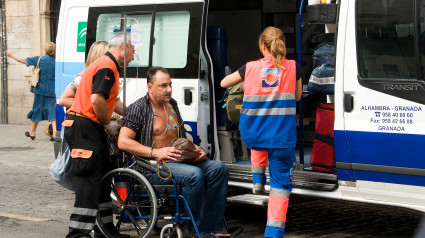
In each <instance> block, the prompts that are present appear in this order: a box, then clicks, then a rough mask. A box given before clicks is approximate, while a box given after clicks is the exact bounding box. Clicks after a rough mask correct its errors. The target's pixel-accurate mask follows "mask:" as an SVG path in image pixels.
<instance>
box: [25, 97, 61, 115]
mask: <svg viewBox="0 0 425 238" xmlns="http://www.w3.org/2000/svg"><path fill="white" fill-rule="evenodd" d="M55 106H56V97H51V96H44V95H40V94H37V93H34V103H33V105H32V110H31V111H30V112H29V113H28V115H27V118H28V119H30V120H31V121H46V120H47V121H54V120H55Z"/></svg>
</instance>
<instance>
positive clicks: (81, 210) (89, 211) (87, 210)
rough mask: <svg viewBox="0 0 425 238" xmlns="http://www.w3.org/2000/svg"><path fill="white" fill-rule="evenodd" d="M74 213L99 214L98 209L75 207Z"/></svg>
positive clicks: (93, 215)
mask: <svg viewBox="0 0 425 238" xmlns="http://www.w3.org/2000/svg"><path fill="white" fill-rule="evenodd" d="M72 214H76V215H84V216H92V217H95V216H96V214H97V209H90V208H82V207H74V209H73V210H72Z"/></svg>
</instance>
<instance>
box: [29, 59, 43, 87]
mask: <svg viewBox="0 0 425 238" xmlns="http://www.w3.org/2000/svg"><path fill="white" fill-rule="evenodd" d="M40 59H41V56H40V58H38V62H37V66H36V67H35V68H34V69H32V71H31V79H30V85H31V87H36V86H37V84H38V80H39V79H40V66H39V64H40Z"/></svg>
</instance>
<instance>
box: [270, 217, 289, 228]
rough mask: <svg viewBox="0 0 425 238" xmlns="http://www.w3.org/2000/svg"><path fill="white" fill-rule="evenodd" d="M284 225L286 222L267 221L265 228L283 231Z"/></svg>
mask: <svg viewBox="0 0 425 238" xmlns="http://www.w3.org/2000/svg"><path fill="white" fill-rule="evenodd" d="M285 224H286V222H284V221H279V220H273V219H267V226H273V227H278V228H282V229H285Z"/></svg>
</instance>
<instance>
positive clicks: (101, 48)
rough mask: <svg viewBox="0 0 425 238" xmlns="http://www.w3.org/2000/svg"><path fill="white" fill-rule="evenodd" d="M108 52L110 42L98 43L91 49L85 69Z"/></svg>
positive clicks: (101, 41)
mask: <svg viewBox="0 0 425 238" xmlns="http://www.w3.org/2000/svg"><path fill="white" fill-rule="evenodd" d="M107 51H108V42H106V41H104V40H100V41H96V42H95V43H93V44H92V45H91V47H90V50H89V53H88V54H87V60H86V65H85V67H86V68H87V67H89V65H90V64H91V63H93V61H95V60H97V59H98V58H99V57H101V56H102V55H104V54H105V53H106V52H107Z"/></svg>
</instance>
